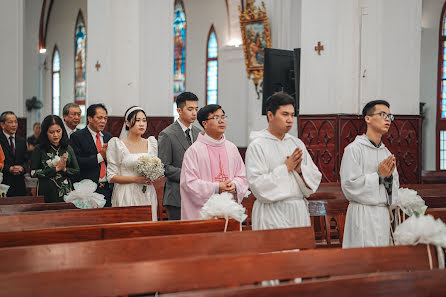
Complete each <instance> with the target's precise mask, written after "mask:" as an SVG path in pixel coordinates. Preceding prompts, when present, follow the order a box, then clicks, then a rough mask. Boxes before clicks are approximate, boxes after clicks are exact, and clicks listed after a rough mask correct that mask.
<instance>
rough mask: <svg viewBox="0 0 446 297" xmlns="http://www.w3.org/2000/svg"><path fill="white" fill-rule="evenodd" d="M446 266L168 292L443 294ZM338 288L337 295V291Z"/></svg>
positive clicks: (216, 295) (219, 296)
mask: <svg viewBox="0 0 446 297" xmlns="http://www.w3.org/2000/svg"><path fill="white" fill-rule="evenodd" d="M445 279H446V270H440V271H439V270H434V271H416V272H386V273H378V274H369V275H358V276H346V277H337V278H336V279H329V280H316V281H312V282H304V283H301V284H282V285H278V286H274V287H263V288H262V287H258V286H243V287H239V288H228V289H214V290H203V291H194V292H184V293H176V294H175V293H174V294H166V295H163V296H166V297H192V296H193V297H241V296H243V297H276V296H281V297H291V296H292V297H295V296H299V297H313V296H318V297H332V296H342V297H357V296H362V297H376V296H392V297H443V296H446V286H444V280H445ZM334 292H336V295H335V294H334Z"/></svg>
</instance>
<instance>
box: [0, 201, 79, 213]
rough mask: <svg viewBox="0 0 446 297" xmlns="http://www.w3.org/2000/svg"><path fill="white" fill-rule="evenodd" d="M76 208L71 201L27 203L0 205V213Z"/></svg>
mask: <svg viewBox="0 0 446 297" xmlns="http://www.w3.org/2000/svg"><path fill="white" fill-rule="evenodd" d="M61 209H77V208H76V206H75V205H74V204H73V203H64V202H63V203H62V202H61V203H29V204H9V205H0V215H5V214H15V213H21V212H30V211H45V210H61Z"/></svg>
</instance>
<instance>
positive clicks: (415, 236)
mask: <svg viewBox="0 0 446 297" xmlns="http://www.w3.org/2000/svg"><path fill="white" fill-rule="evenodd" d="M394 236H395V243H396V244H398V245H415V244H419V243H422V244H434V245H439V246H441V247H443V248H446V224H445V223H443V222H442V221H441V220H440V219H434V217H433V216H431V215H427V216H418V217H416V216H412V217H410V218H408V219H407V220H405V221H404V222H403V223H401V224H400V225H398V227H396V229H395V233H394Z"/></svg>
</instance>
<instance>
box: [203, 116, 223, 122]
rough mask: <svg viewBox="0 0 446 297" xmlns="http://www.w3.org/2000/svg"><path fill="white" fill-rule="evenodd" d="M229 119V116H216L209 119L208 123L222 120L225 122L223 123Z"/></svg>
mask: <svg viewBox="0 0 446 297" xmlns="http://www.w3.org/2000/svg"><path fill="white" fill-rule="evenodd" d="M227 118H228V116H227V115H222V116H219V115H214V116H213V117H211V118H209V119H207V120H206V121H209V120H216V121H219V120H220V119H221V120H223V121H226V119H227Z"/></svg>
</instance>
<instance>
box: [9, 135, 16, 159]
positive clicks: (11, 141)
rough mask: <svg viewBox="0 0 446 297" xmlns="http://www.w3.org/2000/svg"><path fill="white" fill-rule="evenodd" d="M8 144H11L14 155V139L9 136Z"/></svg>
mask: <svg viewBox="0 0 446 297" xmlns="http://www.w3.org/2000/svg"><path fill="white" fill-rule="evenodd" d="M9 143H10V144H11V150H12V154H13V155H15V146H14V137H12V136H9Z"/></svg>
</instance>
